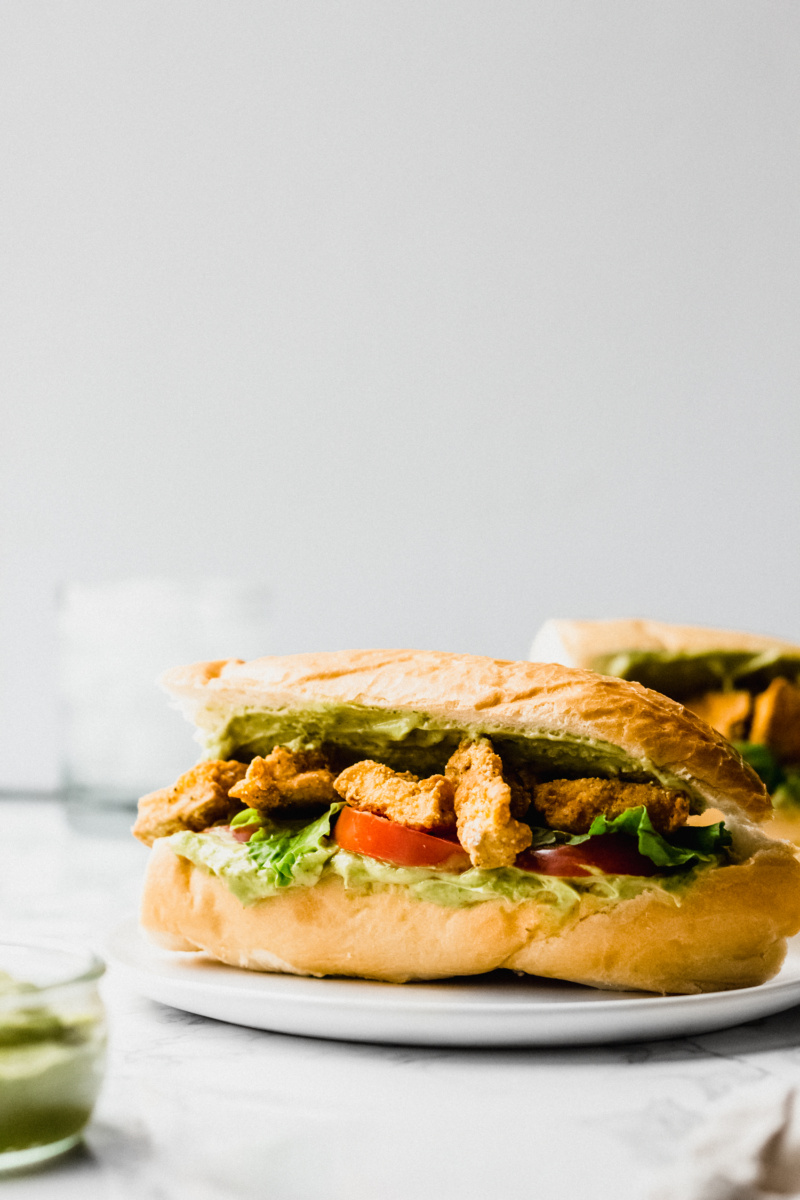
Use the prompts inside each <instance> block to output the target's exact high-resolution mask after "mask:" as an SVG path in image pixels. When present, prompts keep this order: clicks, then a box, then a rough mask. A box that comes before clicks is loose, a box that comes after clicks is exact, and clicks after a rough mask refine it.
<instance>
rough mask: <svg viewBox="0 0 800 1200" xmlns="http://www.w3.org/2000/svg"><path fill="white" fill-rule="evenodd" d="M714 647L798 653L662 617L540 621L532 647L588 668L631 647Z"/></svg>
mask: <svg viewBox="0 0 800 1200" xmlns="http://www.w3.org/2000/svg"><path fill="white" fill-rule="evenodd" d="M715 650H719V651H726V652H736V651H740V652H742V653H745V654H754V655H758V654H771V653H777V654H786V655H791V656H797V655H800V646H797V645H795V644H793V643H792V642H786V641H782V640H781V639H780V638H776V637H769V636H768V635H763V634H758V633H741V632H739V631H737V630H732V629H708V628H706V627H704V626H701V625H669V624H667V623H666V622H665V621H646V620H639V619H632V620H620V621H571V620H563V619H562V620H555V619H554V620H550V621H545V623H544V624H543V625H542V627H541V629H540V630H539V632H538V633H537V634H536V637H535V638H534V640H533V646H532V647H531V655H530V656H531V658H532V659H533V660H534V661H537V662H558V663H563V664H564V665H565V666H568V667H585V668H587V669H591V668H592V665H593V664H595V663H596V662H597V661H598V660H600V659H603V658H606V657H609V656H611V655H614V654H620V653H625V652H630V651H636V652H644V653H647V652H652V653H655V654H709V653H713V652H714V651H715Z"/></svg>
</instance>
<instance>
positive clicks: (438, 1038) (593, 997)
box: [106, 918, 800, 1046]
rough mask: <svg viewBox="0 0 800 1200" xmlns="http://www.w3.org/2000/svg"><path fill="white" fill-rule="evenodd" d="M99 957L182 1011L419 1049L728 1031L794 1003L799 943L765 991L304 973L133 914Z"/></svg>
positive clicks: (503, 976)
mask: <svg viewBox="0 0 800 1200" xmlns="http://www.w3.org/2000/svg"><path fill="white" fill-rule="evenodd" d="M106 953H107V956H108V958H109V959H110V961H111V962H112V963H113V965H114V967H115V969H116V971H117V972H118V973H120V974H122V975H123V976H124V977H125V978H127V980H128V982H129V983H130V984H131V985H132V986H133V987H134V988H135V989H136V991H138V992H139V993H141V995H143V996H147V997H148V998H149V999H150V1000H158V1001H159V1002H160V1003H161V1004H169V1005H171V1006H172V1007H173V1008H180V1009H183V1010H184V1011H186V1012H190V1013H198V1014H200V1015H201V1016H204V1017H214V1018H215V1019H216V1020H218V1021H229V1022H231V1023H232V1024H234V1025H248V1026H251V1027H252V1028H255V1029H270V1030H273V1031H277V1032H279V1033H300V1034H306V1035H308V1036H311V1037H324V1038H336V1039H340V1040H344V1041H355V1042H393V1043H404V1044H411V1045H417V1046H422V1045H426V1046H579V1045H586V1044H590V1043H593V1042H594V1043H597V1042H620V1041H624V1042H628V1041H636V1040H642V1039H651V1038H672V1037H683V1036H685V1035H687V1034H697V1033H708V1032H710V1031H711V1030H713V1029H726V1028H728V1027H730V1026H731V1025H739V1024H741V1022H743V1021H752V1020H755V1019H756V1018H757V1017H767V1016H770V1015H771V1014H772V1013H777V1012H782V1011H783V1010H784V1009H787V1008H792V1007H793V1005H795V1004H800V949H798V947H796V946H790V953H789V956H788V957H787V959H786V962H785V964H784V966H783V969H782V970H781V972H780V974H779V975H778V976H777V977H776V978H775V979H773V980H771V981H770V982H769V983H763V984H761V986H760V987H752V988H741V989H739V990H738V991H733V992H709V993H704V994H703V995H700V996H653V995H650V994H648V993H645V992H603V991H599V990H597V989H596V988H589V987H583V986H581V985H580V984H575V983H562V982H559V981H557V980H549V979H538V978H532V977H523V978H519V977H517V976H514V975H512V974H510V973H508V972H505V971H497V972H494V973H493V974H491V975H481V976H474V977H464V978H460V979H449V980H446V981H445V982H437V983H405V984H394V983H374V982H370V981H367V980H357V979H307V978H304V977H302V976H297V975H268V974H264V973H261V972H257V971H243V970H239V969H238V968H236V967H226V966H224V965H223V964H222V963H218V962H214V961H213V960H212V959H209V958H206V957H205V955H202V954H175V953H170V952H169V951H165V950H160V949H158V947H156V946H154V945H152V943H150V942H149V941H147V939H146V938H145V936H144V934H143V933H142V932H141V930H140V929H139V927H138V924H137V922H136V920H135V919H133V918H132V919H130V920H128V921H125V922H123V923H122V924H121V925H119V926H118V927H117V929H116V930H115V931H114V933H113V934H112V935H111V937H110V938H109V940H108V943H107V945H106Z"/></svg>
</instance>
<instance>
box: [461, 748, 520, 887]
mask: <svg viewBox="0 0 800 1200" xmlns="http://www.w3.org/2000/svg"><path fill="white" fill-rule="evenodd" d="M445 775H446V776H447V778H448V779H449V780H450V781H451V783H452V785H453V787H454V789H455V795H454V799H453V803H454V806H455V811H456V823H457V829H458V840H459V841H460V842H461V845H462V846H463V847H464V849H465V850H466V852H467V854H469V857H470V862H471V863H472V865H473V866H474V867H508V866H511V865H512V864H513V863H514V860H515V859H516V857H517V855H518V854H519V853H520V852H521V851H522V850H526V849H527V848H528V846H530V844H531V841H532V840H533V833H532V831H531V829H530V826H528V825H524V824H523V823H522V822H521V821H518V820H516V819H515V817H514V813H515V812H516V813H517V815H518V816H523V815H524V812H525V810H526V809H527V803H526V799H527V797H526V794H525V792H524V789H523V788H522V787H521V785H520V784H518V783H517V782H516V781H515V782H514V784H513V787H512V785H511V784H509V783H508V782H506V780H505V779H504V778H503V764H502V762H501V760H500V756H499V755H498V754H495V752H494V748H493V746H492V743H491V742H490V741H489V739H488V738H479V739H478V740H477V741H470V740H469V739H468V738H465V739H464V741H462V742H461V744H460V745H459V747H458V749H457V750H456V752H455V754H453V755H452V757H451V758H450V760H449V762H448V763H447V766H446V767H445Z"/></svg>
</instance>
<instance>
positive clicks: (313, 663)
mask: <svg viewBox="0 0 800 1200" xmlns="http://www.w3.org/2000/svg"><path fill="white" fill-rule="evenodd" d="M162 683H163V685H164V687H165V688H166V690H167V691H168V692H170V693H171V694H172V695H173V696H174V697H175V698H176V699H177V700H179V702H180V703H181V706H182V707H183V709H184V712H185V713H186V715H187V716H189V717H190V718H191V719H193V720H194V721H195V723H196V724H197V725H198V726H199V727H200V729H202V730H204V731H206V732H213V731H214V730H218V729H220V728H222V727H223V726H224V725H225V723H226V722H227V721H228V720H229V719H230V718H231V717H232V716H234V715H235V714H237V713H243V712H258V711H265V710H269V711H272V710H283V709H301V708H303V707H306V706H313V705H325V704H328V705H337V704H339V705H349V706H363V707H364V708H370V709H385V710H387V711H392V712H397V711H404V710H408V711H414V712H422V713H425V714H427V715H428V716H430V717H432V718H434V719H435V720H438V721H439V722H440V723H442V724H447V726H449V727H451V728H459V727H463V728H465V729H470V730H472V731H475V730H476V729H477V730H480V731H481V732H485V733H486V734H487V735H488V736H489V737H491V736H492V734H495V735H497V736H500V735H502V734H508V735H515V734H519V735H523V736H525V735H528V736H531V735H535V734H539V733H541V734H545V735H548V736H551V737H555V738H575V739H580V740H583V741H587V742H591V741H598V742H603V743H606V744H609V745H611V746H616V747H619V748H620V749H621V750H622V751H623V752H624V753H625V754H626V755H627V756H629V757H630V758H631V759H633V760H635V761H636V762H638V763H641V764H642V766H643V768H644V769H645V770H654V771H655V772H656V773H660V776H661V777H662V778H664V777H667V778H671V779H673V780H674V781H675V782H674V784H673V786H680V783H685V784H686V786H688V787H689V788H690V789H692V790H693V791H694V792H695V794H696V795H698V796H700V797H701V798H702V799H703V800H704V801H705V802H706V803H707V804H709V805H712V806H715V807H718V808H720V809H721V810H722V811H723V812H725V813H726V814H730V815H735V814H736V813H737V812H738V813H741V812H742V811H744V812H746V813H747V814H749V815H750V816H752V817H756V818H760V817H761V816H763V815H764V814H765V813H767V812H768V811H769V810H770V804H769V798H768V796H767V794H766V791H765V789H764V786H763V784H762V783H761V781H760V780H759V779H758V777H757V776H756V774H755V773H754V772H753V771H752V770H751V769H750V768H749V767H748V766H747V765H746V764H745V763H744V762H743V761H742V759H741V758H740V757H739V755H738V754H737V753H736V752H735V750H733V748H732V747H731V746H730V745H729V744H728V742H726V741H725V739H724V738H723V737H721V735H720V734H718V733H716V732H715V731H714V730H713V729H711V728H710V727H709V726H708V725H706V724H705V723H704V722H703V721H701V720H700V719H699V718H697V717H695V716H694V715H693V714H692V713H691V712H689V711H688V710H687V709H685V708H684V707H683V706H682V705H680V704H677V703H675V702H674V701H672V700H668V699H667V698H666V697H665V696H662V695H660V694H658V693H656V692H652V691H648V690H647V689H645V688H643V687H641V686H640V685H639V684H636V683H629V682H627V681H626V680H621V679H615V678H608V677H605V676H601V675H596V674H594V673H593V672H590V671H581V670H573V669H569V668H567V667H562V666H559V665H556V664H554V663H535V662H507V661H502V660H497V659H492V658H482V657H477V656H474V655H469V654H447V653H440V652H434V651H414V650H351V651H333V652H323V653H318V654H295V655H287V656H270V657H266V658H259V659H255V660H253V661H252V662H247V663H246V662H242V661H241V660H238V659H230V660H220V661H216V662H208V663H195V664H193V665H191V666H187V667H178V668H175V669H173V670H171V671H168V672H167V673H166V674H165V675H164V676H163V678H162Z"/></svg>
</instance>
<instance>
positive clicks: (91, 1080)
mask: <svg viewBox="0 0 800 1200" xmlns="http://www.w3.org/2000/svg"><path fill="white" fill-rule="evenodd" d="M36 993H37V989H36V988H33V987H31V986H30V985H26V984H20V983H17V982H15V981H14V980H12V979H10V978H9V976H8V975H6V974H5V973H3V972H0V996H9V995H13V994H19V997H20V1004H19V1007H14V1008H12V1009H2V1010H0V1153H5V1152H6V1151H15V1150H28V1149H30V1148H32V1147H34V1146H46V1145H50V1144H52V1143H53V1142H59V1141H62V1140H63V1139H65V1138H69V1137H73V1136H74V1135H75V1134H78V1133H80V1131H81V1130H82V1129H83V1127H84V1126H85V1125H86V1123H87V1121H88V1120H89V1117H90V1115H91V1112H92V1107H93V1105H94V1101H95V1098H96V1096H97V1092H98V1089H99V1086H100V1079H101V1067H102V1059H103V1053H104V1048H105V1038H104V1032H103V1023H102V1018H101V1015H100V1013H99V1012H83V1013H66V1012H65V1013H63V1014H60V1013H58V1012H56V1011H54V1010H53V1009H51V1008H48V1007H44V1006H42V1005H39V1004H37V1002H36Z"/></svg>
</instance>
